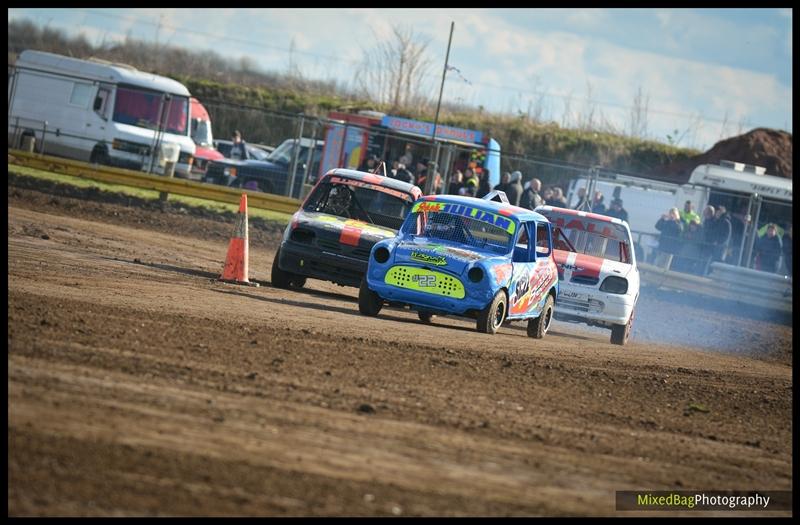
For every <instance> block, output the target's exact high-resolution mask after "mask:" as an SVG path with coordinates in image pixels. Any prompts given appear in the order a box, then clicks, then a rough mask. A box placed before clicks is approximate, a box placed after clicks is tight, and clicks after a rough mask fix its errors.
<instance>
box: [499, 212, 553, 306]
mask: <svg viewBox="0 0 800 525" xmlns="http://www.w3.org/2000/svg"><path fill="white" fill-rule="evenodd" d="M512 267H513V268H512V284H511V286H510V287H509V305H510V306H509V316H510V317H517V318H528V317H536V316H538V315H539V312H540V310H541V308H542V306H543V303H544V299H545V297H546V295H547V293H548V292H549V291H550V287H551V286H552V284H553V282H554V280H555V279H556V278H557V274H556V270H555V265H554V264H553V261H552V232H551V230H550V224H549V223H547V222H536V221H528V222H524V223H522V224H521V227H520V232H519V234H518V235H517V239H516V243H515V245H514V254H513V258H512Z"/></svg>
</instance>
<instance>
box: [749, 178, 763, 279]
mask: <svg viewBox="0 0 800 525" xmlns="http://www.w3.org/2000/svg"><path fill="white" fill-rule="evenodd" d="M753 197H755V200H756V213H755V218H754V219H753V221H752V222H751V225H752V229H751V231H750V238H749V239H748V240H747V255H746V256H745V257H746V258H745V268H752V267H753V266H752V265H753V245H755V243H756V239H757V238H758V220H759V218H760V217H761V195H759V194H757V193H756V194H754V195H753Z"/></svg>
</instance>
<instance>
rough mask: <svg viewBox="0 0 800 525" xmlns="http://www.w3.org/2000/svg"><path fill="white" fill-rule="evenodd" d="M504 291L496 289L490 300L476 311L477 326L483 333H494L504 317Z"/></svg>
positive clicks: (505, 302) (505, 303) (505, 312)
mask: <svg viewBox="0 0 800 525" xmlns="http://www.w3.org/2000/svg"><path fill="white" fill-rule="evenodd" d="M507 304H508V302H507V300H506V293H505V292H504V291H503V290H500V291H498V292H497V293H496V294H495V296H494V299H493V300H492V302H491V303H490V304H489V306H487V307H486V308H484V309H483V310H481V311H480V312H479V313H478V322H477V328H478V331H479V332H482V333H484V334H495V333H497V330H498V329H499V328H500V326H501V325H502V324H503V321H504V320H505V318H506V314H507V313H508V312H507V311H506V305H507Z"/></svg>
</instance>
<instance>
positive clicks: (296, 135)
mask: <svg viewBox="0 0 800 525" xmlns="http://www.w3.org/2000/svg"><path fill="white" fill-rule="evenodd" d="M203 104H204V105H205V107H206V109H207V110H208V112H209V114H210V117H211V121H212V123H213V133H214V138H215V139H223V140H228V139H230V137H231V135H232V133H233V131H234V130H239V131H240V132H241V133H242V135H243V138H244V139H245V141H246V142H248V143H250V144H262V145H266V146H268V147H271V148H275V147H278V146H279V145H280V144H281V143H283V142H284V141H286V140H287V139H295V140H298V141H299V139H301V138H302V139H304V140H308V141H311V140H314V141H323V140H325V134H326V129H327V127H328V126H330V125H336V124H338V125H343V124H342V123H341V121H336V120H331V119H328V118H326V117H321V116H316V115H306V114H293V113H287V112H281V111H273V110H267V109H263V108H257V107H252V106H247V105H243V104H240V103H235V102H229V101H221V100H204V101H203ZM344 125H345V126H347V127H351V128H360V129H364V126H361V125H359V124H355V123H351V122H348V123H346V124H344ZM369 131H370V139H369V144H368V146H367V153H368V154H375V155H377V156H379V157H380V158H381V160H383V161H385V162H386V167H387V169H388V170H390V169H391V165H392V161H395V160H397V159H399V158H400V157H401V155H403V154H404V153H406V152H407V151H408V152H410V153H411V154H412V156H413V158H414V161H413V162H412V165H411V166H408V168H409V170H410V171H411V172H412V174H413V173H415V171H416V162H417V161H420V160H423V159H426V160H429V161H432V163H431V165H430V169H429V171H431V172H434V173H436V174H438V176H435V177H432V179H435V180H437V181H438V182H439V183H438V184H437V185H436V187H434V188H433V190H434V192H436V193H445V192H448V191H450V187H449V186H450V182H451V181H452V177H453V173H454V172H455V170H456V169H460V170H462V171H463V170H464V169H465V168H466V166H467V165H468V163H469V161H470V159H471V158H472V155H473V154H474V152H475V150H476V146H469V145H466V144H463V143H456V142H453V141H443V140H437V141H435V142H434V141H433V140H431V139H430V138H425V137H420V136H414V135H410V134H401V133H398V132H396V131H393V130H388V129H384V128H376V127H370V128H369ZM31 135H32V136H34V137H35V139H36V140H35V151H37V152H40V153H51V154H56V155H59V154H61V153H60V152H58V151H54V150H51V148H50V147H49V146H50V145H51V144H52V143H53V137H57V136H63V135H64V131H63V130H59V129H53V127H52V126H50V127H48V124H47V122H43V121H35V122H34V121H29V120H26V119H20V118H16V117H14V118H12V117H9V147H21V146H22V142H23V139H24V137H25V136H31ZM71 137H72V138H75V139H78V140H95V139H89V138H88V137H81V136H78V135H71ZM361 157H362V155H360V154H359V155H358V156H357V157H355V158H346V159H343V160H342V166H337V167H351V168H358V167H359V159H360V158H361ZM500 159H501V172H512V171H520V172H521V173H522V175H523V180H522V182H523V183H525V182H527V181H529V180H530V179H532V178H533V177H536V178H538V179H539V180H541V181H542V183H543V185H544V186H545V187H547V186H559V187H561V188H562V189H566V188H568V187H569V185H570V182H571V181H572V180H573V179H575V178H576V177H579V176H584V177H585V176H587V175H590V174H595V175H596V174H601V173H602V172H604V171H606V172H608V173H616V172H612V171H610V170H603V169H602V168H599V167H596V166H588V165H580V164H575V163H570V162H564V161H559V160H556V159H546V158H541V157H536V156H533V155H527V154H523V153H520V152H514V151H508V150H505V151H501V155H500ZM81 160H86V159H81ZM320 165H321V159H319V157H317V154H316V153H315V152H314V150H313V149H312V148H305V149H302V150H301V148H296V149H295V151H294V154H293V155H292V156H291V158H290V159H289V165H288V174H287V175H286V177H287V180H286V181H285V183H284V184H282V185H281V186H280V187H276V188H273V189H272V190H271V192H272V193H277V194H281V195H287V196H291V197H296V198H302V197H303V196H304V195H305V194H306V192H307V191H309V189H310V188H311V187H312V185H313V183H314V182H315V181H316V179H317V177H318V176H319V175H320ZM626 175H631V176H637V174H635V173H627V174H626ZM638 176H639V177H642V178H645V177H643V176H641V175H638ZM416 182H418V181H416ZM589 193H590V194H591V192H589ZM709 204H711V205H714V206H718V205H720V204H723V205H725V206H726V207H727V208H728V210H729V212H730V213H731V217H732V225H733V227H734V228H733V235H732V238H731V240H730V242H729V244H728V246H727V248H726V249H725V250H724V252H722V253H721V254H720V255H718V256H716V257H715V256H713V255H711V256H709V252H710V251H712V252H713V247H710V246H708V245H707V244H706V243H705V242H704V241H703V240H697V239H694V238H689V239H685V238H684V239H681V248H680V250H679V251H678V253H668V254H664V253H663V252H662V251H661V250H659V244H660V236H659V235H654V234H652V233H646V232H643V231H642V229H641V227H640V226H639V225H636V224H631V229H632V231H633V233H634V241H635V244H636V247H637V250H638V252H639V254H638V255H639V259H640V260H642V261H647V262H652V263H658V264H660V265H661V266H662V267H667V268H670V269H672V270H675V271H681V272H686V273H696V274H705V273H707V272H708V267H709V264H710V263H711V262H714V261H720V262H725V263H728V264H733V265H738V266H744V267H748V268H756V267H757V266H758V264H759V259H758V258H757V254H758V240H759V239H760V237H761V235H760V234H763V229H764V228H765V226H766V224H767V223H770V222H774V223H778V225H779V227H780V228H781V230H780V232H779V233H781V234H782V233H783V231H782V229H783V228H784V227H786V225H787V224H788V223H789V222H790V221H791V203H782V202H778V201H771V200H769V199H762V198H760V197H756V198H752V197H751V198H749V199H748V198H747V197H744V198H743V197H742V196H741V195H737V194H732V193H730V194H728V193H724V192H718V191H715V192H713V193H712V198H711V199H710V200H709ZM665 211H666V210H663V211H662V212H665ZM701 211H702V210H698V212H701ZM747 217H749V218H750V220H749V221H748V220H747ZM650 226H652V225H650ZM754 231H755V232H758V233H755V234H754V233H753V232H754ZM790 266H791V263H790V262H789V261H782V262H781V268H780V270H779V271H782V272H786V273H789V274H790V273H791V268H790Z"/></svg>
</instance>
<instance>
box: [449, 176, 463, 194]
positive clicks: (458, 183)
mask: <svg viewBox="0 0 800 525" xmlns="http://www.w3.org/2000/svg"><path fill="white" fill-rule="evenodd" d="M462 187H464V174H463V173H461V170H455V171H454V172H453V176H452V177H451V179H450V185H449V186H448V187H447V193H449V194H450V195H460V191H459V190H461V188H462Z"/></svg>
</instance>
